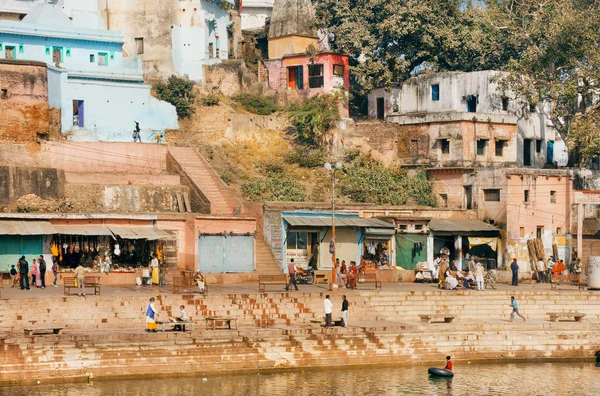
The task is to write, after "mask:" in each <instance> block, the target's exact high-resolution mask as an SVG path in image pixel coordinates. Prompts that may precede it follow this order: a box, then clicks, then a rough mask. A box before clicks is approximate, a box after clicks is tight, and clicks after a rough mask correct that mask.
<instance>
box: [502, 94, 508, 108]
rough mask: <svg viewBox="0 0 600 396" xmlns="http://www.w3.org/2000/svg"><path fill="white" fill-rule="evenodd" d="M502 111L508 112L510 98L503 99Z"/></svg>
mask: <svg viewBox="0 0 600 396" xmlns="http://www.w3.org/2000/svg"><path fill="white" fill-rule="evenodd" d="M502 111H508V98H507V97H503V98H502Z"/></svg>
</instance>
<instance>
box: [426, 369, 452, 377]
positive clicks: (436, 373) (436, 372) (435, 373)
mask: <svg viewBox="0 0 600 396" xmlns="http://www.w3.org/2000/svg"><path fill="white" fill-rule="evenodd" d="M427 372H428V373H429V375H433V376H436V377H454V373H453V372H452V371H450V370H444V369H441V368H437V367H430V368H429V370H427Z"/></svg>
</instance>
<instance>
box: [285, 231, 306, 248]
mask: <svg viewBox="0 0 600 396" xmlns="http://www.w3.org/2000/svg"><path fill="white" fill-rule="evenodd" d="M286 246H287V248H288V249H308V233H307V232H288V234H287V243H286Z"/></svg>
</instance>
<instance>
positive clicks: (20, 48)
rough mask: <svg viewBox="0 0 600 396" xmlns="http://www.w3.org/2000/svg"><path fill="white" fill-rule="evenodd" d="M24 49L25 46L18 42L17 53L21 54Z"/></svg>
mask: <svg viewBox="0 0 600 396" xmlns="http://www.w3.org/2000/svg"><path fill="white" fill-rule="evenodd" d="M24 50H25V46H24V45H23V44H19V54H22V53H23V51H24Z"/></svg>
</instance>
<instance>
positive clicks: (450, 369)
mask: <svg viewBox="0 0 600 396" xmlns="http://www.w3.org/2000/svg"><path fill="white" fill-rule="evenodd" d="M450 359H451V358H450V355H448V356H446V367H444V370H448V371H452V360H450Z"/></svg>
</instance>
